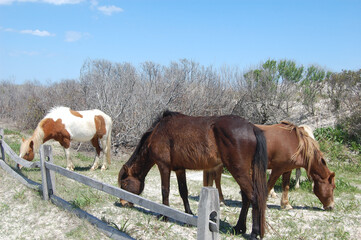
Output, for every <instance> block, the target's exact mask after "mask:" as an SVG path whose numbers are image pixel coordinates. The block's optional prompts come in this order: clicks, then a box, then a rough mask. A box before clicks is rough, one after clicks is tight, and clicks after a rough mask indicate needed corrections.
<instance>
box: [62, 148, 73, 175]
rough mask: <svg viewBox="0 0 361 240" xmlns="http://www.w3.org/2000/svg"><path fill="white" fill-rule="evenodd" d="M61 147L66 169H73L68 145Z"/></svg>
mask: <svg viewBox="0 0 361 240" xmlns="http://www.w3.org/2000/svg"><path fill="white" fill-rule="evenodd" d="M63 149H64V152H65V157H66V169H68V170H70V171H74V164H73V161H72V160H71V157H70V147H69V148H65V147H64V148H63Z"/></svg>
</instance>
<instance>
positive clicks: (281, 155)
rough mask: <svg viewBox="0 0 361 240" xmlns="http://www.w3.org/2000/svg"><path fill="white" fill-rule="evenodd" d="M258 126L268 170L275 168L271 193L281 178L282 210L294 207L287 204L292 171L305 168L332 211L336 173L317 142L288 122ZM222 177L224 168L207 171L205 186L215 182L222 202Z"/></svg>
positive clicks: (319, 195)
mask: <svg viewBox="0 0 361 240" xmlns="http://www.w3.org/2000/svg"><path fill="white" fill-rule="evenodd" d="M256 126H257V127H259V128H260V129H262V130H263V132H264V134H265V137H266V140H267V152H268V168H269V169H272V173H271V175H270V177H269V180H268V184H267V187H268V193H269V192H270V190H271V189H272V188H273V186H274V184H275V183H276V181H277V179H278V178H279V177H280V176H281V175H282V198H281V208H292V207H291V205H290V204H289V202H288V191H289V184H290V176H291V172H292V170H293V169H295V168H300V167H303V168H305V169H306V171H307V175H308V177H309V179H311V180H313V181H314V188H313V191H314V193H315V194H316V196H317V197H318V199H319V200H320V201H321V203H322V204H323V207H324V209H325V210H332V209H333V207H334V201H333V190H334V189H335V173H334V172H331V171H330V170H329V169H328V167H327V164H326V161H325V159H324V157H323V154H322V152H321V151H320V149H319V146H318V143H317V142H316V141H315V140H314V139H313V138H312V136H309V134H307V132H306V130H305V129H304V128H302V127H297V126H295V125H293V124H291V123H289V122H286V121H283V122H281V123H280V124H275V125H256ZM221 174H222V166H217V167H216V168H214V169H211V170H206V171H204V175H203V184H204V185H205V186H211V185H212V183H213V180H215V181H216V186H217V188H218V192H219V195H220V199H221V200H222V199H223V195H222V189H221V187H220V186H221V185H220V181H221Z"/></svg>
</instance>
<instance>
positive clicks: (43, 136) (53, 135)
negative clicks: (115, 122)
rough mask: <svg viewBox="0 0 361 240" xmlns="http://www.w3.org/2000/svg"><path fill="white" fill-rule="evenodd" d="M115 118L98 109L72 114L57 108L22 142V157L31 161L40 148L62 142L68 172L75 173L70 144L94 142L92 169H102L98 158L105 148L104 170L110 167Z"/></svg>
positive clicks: (69, 110) (63, 108) (62, 108)
mask: <svg viewBox="0 0 361 240" xmlns="http://www.w3.org/2000/svg"><path fill="white" fill-rule="evenodd" d="M111 132H112V119H111V118H110V117H109V116H108V115H106V114H105V113H103V112H102V111H100V110H98V109H93V110H86V111H73V110H71V109H70V108H68V107H55V108H53V109H51V110H50V111H49V113H48V114H47V115H46V116H45V117H44V118H43V119H42V120H41V121H40V122H39V124H38V126H37V127H36V129H35V131H34V133H33V135H32V136H31V137H30V138H29V139H26V140H25V139H24V138H23V139H22V140H23V142H22V144H21V147H20V155H19V156H20V157H22V158H24V159H26V160H28V161H32V160H33V159H34V156H35V153H36V152H37V151H38V150H39V148H40V145H41V144H43V143H45V142H46V141H48V140H50V139H54V140H55V141H57V142H59V143H60V145H61V146H62V147H63V148H64V151H65V155H66V161H67V169H69V170H72V171H73V170H74V164H73V162H72V160H71V158H70V142H71V141H79V142H86V141H91V143H92V145H93V146H94V147H95V150H96V154H95V159H94V163H93V166H92V167H91V170H95V169H97V168H98V166H99V156H100V151H101V150H102V149H101V147H100V145H99V141H100V142H101V146H102V147H103V148H104V149H103V151H104V153H105V154H104V155H105V158H106V161H105V159H104V161H103V166H102V168H101V169H102V170H105V169H106V168H107V164H110V161H111V160H110V152H111Z"/></svg>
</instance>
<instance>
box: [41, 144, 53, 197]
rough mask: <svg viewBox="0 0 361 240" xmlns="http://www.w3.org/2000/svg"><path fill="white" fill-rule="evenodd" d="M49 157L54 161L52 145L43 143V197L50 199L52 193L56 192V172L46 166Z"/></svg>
mask: <svg viewBox="0 0 361 240" xmlns="http://www.w3.org/2000/svg"><path fill="white" fill-rule="evenodd" d="M47 159H48V161H49V162H51V163H52V162H53V154H52V149H51V146H49V145H41V146H40V169H41V179H42V186H43V198H44V200H49V197H50V195H53V194H55V176H54V172H51V171H50V170H49V169H47V168H46V167H45V161H46V160H47Z"/></svg>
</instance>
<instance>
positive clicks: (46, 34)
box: [0, 27, 55, 37]
mask: <svg viewBox="0 0 361 240" xmlns="http://www.w3.org/2000/svg"><path fill="white" fill-rule="evenodd" d="M1 30H3V31H4V32H14V33H21V34H30V35H34V36H38V37H54V36H55V34H54V33H50V32H48V31H40V30H39V29H36V30H28V29H26V30H20V31H19V30H16V29H12V28H3V27H0V31H1Z"/></svg>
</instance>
